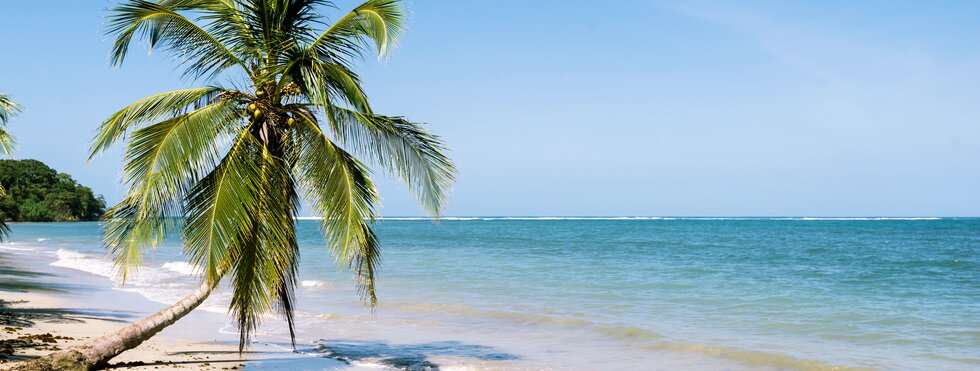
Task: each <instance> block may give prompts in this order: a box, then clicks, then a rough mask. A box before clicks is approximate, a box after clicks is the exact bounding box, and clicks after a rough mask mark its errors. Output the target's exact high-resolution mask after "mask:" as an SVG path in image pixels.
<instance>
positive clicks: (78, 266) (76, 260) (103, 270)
mask: <svg viewBox="0 0 980 371" xmlns="http://www.w3.org/2000/svg"><path fill="white" fill-rule="evenodd" d="M56 255H57V257H58V260H55V261H54V262H52V263H51V265H52V266H55V267H62V268H71V269H75V270H80V271H82V272H88V273H91V274H95V275H99V276H102V277H108V278H112V277H113V276H115V270H114V269H113V268H112V262H110V261H107V260H105V259H100V258H98V257H94V256H90V255H85V254H82V253H80V252H78V251H73V250H66V249H58V252H57V253H56Z"/></svg>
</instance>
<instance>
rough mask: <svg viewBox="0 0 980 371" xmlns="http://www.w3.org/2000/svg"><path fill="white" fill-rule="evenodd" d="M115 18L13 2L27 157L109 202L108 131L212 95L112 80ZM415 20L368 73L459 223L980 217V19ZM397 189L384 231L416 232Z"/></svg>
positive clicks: (754, 8) (566, 13)
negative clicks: (95, 146) (431, 135)
mask: <svg viewBox="0 0 980 371" xmlns="http://www.w3.org/2000/svg"><path fill="white" fill-rule="evenodd" d="M356 3H357V2H355V1H339V2H337V4H338V6H339V7H340V8H342V9H350V8H352V7H353V6H355V5H356ZM111 4H112V2H111V1H105V0H87V1H74V0H72V1H68V0H64V1H17V2H13V1H4V2H3V3H2V5H0V13H2V15H0V18H2V21H0V35H4V36H3V38H4V42H3V46H2V47H3V51H2V52H0V91H3V92H4V93H7V94H10V95H12V96H13V97H14V98H15V99H16V100H17V101H19V102H21V103H22V104H23V105H25V106H26V107H27V110H26V112H25V113H24V114H23V115H22V116H20V117H18V118H17V119H15V120H14V121H12V122H11V124H10V125H11V128H12V131H13V132H14V133H15V134H16V135H17V136H18V138H19V143H20V146H19V151H18V153H17V157H18V158H34V159H39V160H42V161H44V162H46V163H48V164H50V165H51V166H53V167H54V168H56V169H57V170H59V171H63V172H67V173H70V174H72V175H73V176H74V177H75V178H76V179H77V180H79V181H80V182H81V183H83V184H86V185H89V186H92V187H93V188H94V189H95V191H96V192H97V193H101V194H104V195H105V197H106V199H107V200H108V201H109V202H110V203H114V202H116V201H118V200H119V199H120V197H121V196H122V193H123V191H124V190H123V188H122V187H121V186H120V184H119V181H118V174H119V170H120V169H121V158H120V153H121V151H115V152H114V153H110V154H109V155H106V156H102V157H100V158H98V159H96V160H94V161H93V162H91V163H89V164H85V157H86V150H87V148H88V142H89V139H90V138H91V136H92V133H93V132H94V130H95V128H96V127H97V126H98V124H99V123H100V122H101V121H102V120H103V119H105V118H106V117H108V116H109V115H110V114H111V113H112V112H114V111H116V110H118V109H120V108H122V107H123V106H125V105H127V104H129V103H130V102H132V101H134V100H136V99H137V98H140V97H143V96H146V95H150V94H153V93H156V92H161V91H164V90H169V89H174V88H181V87H191V86H197V85H204V84H205V83H206V82H194V81H186V80H185V81H182V80H180V79H179V71H178V70H176V69H175V64H174V63H171V60H170V59H169V57H168V56H166V55H164V54H153V55H152V56H149V57H148V56H147V55H146V53H145V49H140V50H138V51H137V52H136V53H134V54H131V57H130V58H129V59H128V60H127V63H126V64H125V65H123V66H122V68H110V66H109V62H108V57H107V55H108V52H109V47H110V41H109V40H108V38H107V37H105V36H104V35H103V22H104V17H105V15H106V14H107V13H106V11H105V9H106V8H108V7H109V6H111ZM407 5H408V8H409V9H410V11H411V17H410V19H409V22H408V28H409V29H408V32H407V33H406V34H405V36H404V38H403V39H402V43H401V45H400V47H399V48H398V49H397V50H396V51H395V53H394V55H393V56H392V57H391V58H390V59H389V60H387V61H385V62H381V63H379V62H378V61H376V60H369V61H365V63H363V64H362V69H361V71H362V75H363V77H364V78H365V80H366V88H367V91H368V93H369V95H370V97H371V98H372V100H373V102H374V106H375V108H376V109H377V110H378V111H380V112H383V113H386V114H393V115H405V116H407V117H409V118H411V119H413V120H416V121H424V122H428V123H430V126H429V128H430V129H431V130H433V131H435V132H437V133H438V134H440V135H442V136H443V137H444V138H445V139H446V140H447V141H448V142H449V144H450V146H451V147H452V155H453V157H454V158H455V160H456V162H457V164H458V167H459V169H460V175H459V181H458V183H457V186H456V187H455V189H454V191H453V193H452V197H451V200H450V205H449V207H448V209H447V212H446V214H447V215H815V216H816V215H824V216H827V215H830V216H847V215H921V216H933V215H961V216H977V215H980V42H978V41H980V23H978V22H977V21H976V20H977V15H978V14H980V2H976V1H942V2H925V1H923V2H895V1H862V2H852V1H838V2H786V1H771V2H734V1H718V2H655V1H615V2H598V1H558V0H548V1H517V0H513V1H486V0H480V1H477V0H472V1H435V0H425V1H423V0H413V1H410V2H408V3H407ZM337 14H338V13H337V12H335V11H331V10H329V9H325V12H324V15H327V16H331V17H336V15H337ZM379 175H380V174H379ZM381 183H382V192H383V195H384V207H383V209H382V212H383V213H384V214H385V215H389V216H393V215H417V214H420V211H419V209H418V208H417V207H416V206H415V204H414V201H413V200H412V198H411V197H410V196H409V194H408V192H407V191H406V190H404V189H403V188H401V187H399V186H397V184H396V183H394V182H392V181H390V180H386V181H382V182H381Z"/></svg>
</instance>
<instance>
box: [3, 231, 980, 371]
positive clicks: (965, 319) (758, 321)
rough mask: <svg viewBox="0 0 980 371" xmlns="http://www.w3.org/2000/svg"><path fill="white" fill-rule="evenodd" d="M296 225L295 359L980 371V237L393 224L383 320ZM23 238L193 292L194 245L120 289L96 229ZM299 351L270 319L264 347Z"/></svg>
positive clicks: (22, 247)
mask: <svg viewBox="0 0 980 371" xmlns="http://www.w3.org/2000/svg"><path fill="white" fill-rule="evenodd" d="M297 223H298V238H299V239H300V246H301V250H302V258H301V266H300V280H301V282H300V287H298V288H297V302H298V306H297V308H298V312H297V329H298V333H297V337H298V345H297V348H298V351H300V352H304V353H308V354H310V355H311V356H325V357H331V358H336V359H342V360H345V361H348V362H350V363H351V364H353V365H355V366H365V367H389V368H409V367H418V366H420V365H422V366H424V365H429V366H438V367H439V368H441V369H444V370H445V369H557V370H565V369H569V370H579V369H632V370H646V369H654V370H655V369H702V370H717V369H732V370H740V369H753V370H755V369H789V370H810V369H832V368H833V367H839V369H883V370H937V369H942V370H975V369H980V219H975V218H652V217H648V218H587V217H583V218H506V217H475V218H445V219H443V220H441V221H439V222H437V223H434V222H432V221H430V220H427V219H424V218H387V219H384V220H382V221H379V222H378V223H377V225H376V227H377V232H378V236H379V238H380V240H381V245H382V251H383V263H382V270H381V273H380V279H379V281H378V282H377V285H378V286H377V287H378V296H379V300H380V305H379V306H378V308H376V309H375V310H374V311H372V310H371V309H370V308H367V307H365V306H364V304H363V302H362V301H360V298H359V296H358V295H357V294H356V292H355V290H354V285H353V281H352V280H351V276H350V274H349V273H347V272H345V271H343V270H341V269H339V268H338V267H337V264H336V263H335V262H334V260H333V258H332V257H331V256H330V255H329V254H328V252H327V250H326V249H325V246H324V241H323V239H322V237H321V234H320V230H319V227H318V225H319V224H318V222H317V221H315V220H299V221H298V222H297ZM11 227H12V230H13V235H12V236H11V238H10V241H9V242H7V243H4V244H0V252H3V253H4V254H6V255H8V257H13V260H14V261H15V262H16V257H17V256H18V255H23V254H31V255H32V256H35V257H37V256H43V257H45V258H44V259H46V260H45V261H46V262H49V263H48V264H50V265H52V266H57V267H65V268H70V269H74V270H76V271H77V272H78V274H91V275H95V276H97V277H104V280H105V281H106V282H107V283H108V284H111V285H113V287H115V288H116V289H118V290H126V291H132V292H137V293H139V294H141V295H143V296H145V297H146V298H148V299H150V300H152V301H156V302H159V303H161V307H162V304H169V303H172V302H173V301H175V300H177V299H179V298H181V297H182V296H183V295H186V294H187V293H189V292H190V291H191V290H192V288H193V287H195V286H196V284H195V282H196V279H197V278H196V277H197V276H196V274H197V271H196V270H195V269H194V267H191V266H189V265H187V264H186V263H185V260H184V259H183V257H182V255H181V249H180V243H179V241H178V240H172V241H167V242H166V243H165V244H163V245H162V246H159V247H158V248H157V249H156V250H155V252H153V253H152V254H149V255H148V256H147V260H146V266H145V267H144V268H143V269H141V270H140V271H139V273H138V274H137V276H136V277H134V278H131V279H130V280H129V281H128V282H127V283H126V284H125V285H124V286H123V285H120V283H119V282H118V280H117V279H116V278H115V275H114V274H113V270H112V265H111V261H110V259H109V258H108V257H107V256H106V252H105V250H104V249H103V248H102V247H101V246H100V243H99V236H100V230H99V224H98V223H44V224H42V223H12V224H11ZM228 298H229V293H228V290H227V289H222V290H220V291H219V292H217V293H216V294H215V295H214V296H213V297H212V298H211V299H209V300H208V301H207V302H205V304H204V305H202V307H201V308H199V310H207V311H213V312H216V313H222V314H224V313H226V312H227V302H228ZM217 327H218V328H216V329H215V331H220V332H226V333H234V332H235V331H236V329H235V327H234V325H233V324H232V323H230V322H229V323H226V324H224V326H217ZM287 334H288V333H287V332H286V327H285V325H284V324H283V322H282V321H281V320H279V319H278V318H277V317H276V316H275V315H270V317H269V319H268V321H267V322H266V323H265V324H263V326H262V327H261V328H260V332H259V334H258V336H257V341H260V342H267V343H272V344H281V345H283V346H285V345H284V344H287V343H288V335H287Z"/></svg>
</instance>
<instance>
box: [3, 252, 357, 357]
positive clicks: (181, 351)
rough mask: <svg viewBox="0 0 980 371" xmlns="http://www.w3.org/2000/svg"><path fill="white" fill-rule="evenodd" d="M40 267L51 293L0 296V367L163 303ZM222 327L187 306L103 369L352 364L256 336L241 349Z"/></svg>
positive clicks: (89, 335) (103, 282)
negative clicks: (164, 326) (170, 323)
mask: <svg viewBox="0 0 980 371" xmlns="http://www.w3.org/2000/svg"><path fill="white" fill-rule="evenodd" d="M42 267H43V266H32V268H33V269H37V270H40V269H39V268H42ZM39 273H41V274H43V276H41V277H40V278H39V279H37V281H38V282H41V283H43V284H45V285H48V286H50V287H52V288H55V289H54V290H53V291H52V292H9V291H4V292H2V294H0V301H2V304H0V325H2V330H0V362H2V363H0V369H9V368H11V367H13V366H14V365H15V364H16V363H17V362H18V361H23V360H29V359H32V358H35V357H38V356H42V355H45V354H48V353H50V352H53V351H56V350H60V349H66V348H69V347H71V346H74V345H77V344H81V343H83V342H85V341H87V340H90V339H93V338H97V337H99V336H102V335H103V334H106V333H110V332H112V331H115V330H116V329H118V328H121V327H123V326H125V325H126V324H128V323H130V322H133V321H136V320H138V319H140V318H142V317H144V316H146V315H148V314H151V313H152V312H154V311H155V310H157V309H160V308H163V307H164V306H165V305H162V304H160V303H155V302H151V301H149V300H147V299H145V298H144V297H142V296H140V295H138V294H135V293H130V292H125V291H120V290H113V289H112V288H111V287H110V286H109V284H110V281H107V280H102V279H99V278H98V277H86V276H87V275H84V274H77V273H76V274H70V275H69V274H66V273H68V272H67V271H63V270H61V269H59V268H57V267H50V269H45V271H42V272H39ZM69 282H70V284H69ZM68 289H71V290H68ZM121 308H125V309H121ZM224 325H225V319H224V318H223V316H221V315H219V314H216V313H210V312H205V311H196V312H193V313H191V314H190V315H188V316H187V317H185V318H183V319H182V320H181V321H179V322H178V323H176V324H175V325H173V326H171V327H170V328H167V329H166V330H165V331H163V332H161V333H160V334H158V335H157V336H154V337H153V338H151V339H150V340H148V341H146V342H145V343H143V344H142V345H140V346H139V347H137V348H135V349H131V350H129V351H126V352H124V353H122V354H121V355H119V356H118V357H116V358H114V359H113V360H112V362H111V364H110V365H109V367H108V368H110V369H115V368H120V369H132V370H154V369H171V368H174V369H192V370H236V369H250V370H263V369H282V368H288V369H329V370H338V369H351V367H350V366H349V365H347V364H346V363H344V362H341V361H338V360H334V359H330V358H324V357H311V356H309V355H304V354H299V353H294V352H292V351H291V349H290V348H289V346H288V344H276V343H264V342H261V341H259V342H255V343H253V344H252V347H251V348H250V349H248V350H246V351H245V352H243V353H241V354H240V353H239V352H238V339H237V336H236V335H235V334H234V333H231V332H222V331H220V330H221V328H222V327H223V326H224Z"/></svg>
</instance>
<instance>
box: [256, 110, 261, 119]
mask: <svg viewBox="0 0 980 371" xmlns="http://www.w3.org/2000/svg"><path fill="white" fill-rule="evenodd" d="M261 116H262V111H261V110H255V118H259V117H261Z"/></svg>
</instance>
